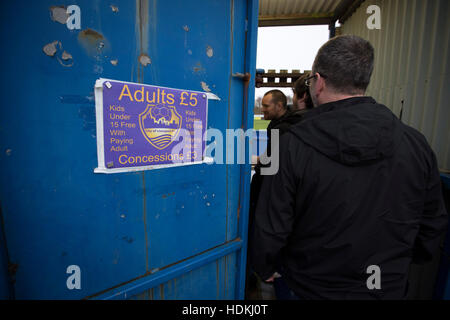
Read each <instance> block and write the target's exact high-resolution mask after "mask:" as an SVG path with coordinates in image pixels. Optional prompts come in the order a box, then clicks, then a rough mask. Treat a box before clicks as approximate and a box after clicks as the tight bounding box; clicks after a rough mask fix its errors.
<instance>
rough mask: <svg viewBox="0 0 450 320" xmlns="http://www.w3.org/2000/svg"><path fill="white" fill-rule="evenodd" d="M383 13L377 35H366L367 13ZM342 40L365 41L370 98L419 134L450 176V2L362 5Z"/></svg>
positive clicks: (379, 0)
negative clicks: (369, 49)
mask: <svg viewBox="0 0 450 320" xmlns="http://www.w3.org/2000/svg"><path fill="white" fill-rule="evenodd" d="M370 5H377V6H379V8H380V9H381V29H380V30H377V29H374V30H369V29H368V27H367V24H366V22H367V19H368V18H369V17H370V16H371V14H368V13H366V10H367V7H368V6H370ZM340 33H341V34H354V35H357V36H360V37H363V38H365V39H367V40H369V41H370V42H371V43H372V45H373V46H374V48H375V69H374V73H373V75H372V79H371V83H370V85H369V88H368V92H367V94H368V95H371V96H373V97H374V98H375V99H376V100H377V101H379V102H381V103H383V104H385V105H386V106H387V107H389V108H391V110H393V112H394V113H395V114H396V115H397V116H399V115H400V110H401V109H402V105H403V115H402V120H403V121H404V122H405V123H406V124H408V125H410V126H412V127H414V128H416V129H418V130H419V131H421V132H422V133H423V134H424V135H425V136H426V138H427V140H428V142H429V143H430V144H431V146H432V148H433V150H434V152H435V153H436V156H437V158H438V163H439V167H440V169H441V170H442V171H447V172H448V171H450V151H449V149H450V147H449V146H450V130H449V122H450V73H449V68H450V66H449V60H450V59H449V54H450V51H449V45H450V41H449V38H450V34H449V33H450V1H448V0H371V1H365V2H363V3H362V5H361V6H360V7H359V8H358V9H357V10H356V12H355V13H354V14H353V15H352V16H351V17H350V18H349V19H348V20H347V21H345V22H344V23H343V25H342V27H341V32H340Z"/></svg>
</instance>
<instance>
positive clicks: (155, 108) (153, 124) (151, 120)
mask: <svg viewBox="0 0 450 320" xmlns="http://www.w3.org/2000/svg"><path fill="white" fill-rule="evenodd" d="M181 122H182V119H181V116H180V115H179V114H178V112H177V110H176V109H175V107H174V106H166V105H152V104H148V105H147V108H146V109H145V111H144V112H142V113H141V114H140V115H139V126H140V128H141V132H142V134H143V135H144V137H145V139H147V141H148V142H149V143H150V144H151V145H152V146H154V147H155V148H157V149H159V150H162V149H165V148H167V147H168V146H169V145H170V144H171V143H172V142H173V141H175V139H176V137H177V136H178V134H179V132H180V128H181Z"/></svg>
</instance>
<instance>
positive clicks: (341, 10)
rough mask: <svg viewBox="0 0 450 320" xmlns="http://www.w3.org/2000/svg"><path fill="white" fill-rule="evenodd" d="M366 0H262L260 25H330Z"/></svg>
mask: <svg viewBox="0 0 450 320" xmlns="http://www.w3.org/2000/svg"><path fill="white" fill-rule="evenodd" d="M362 2H364V0H260V2H259V23H258V26H259V27H274V26H296V25H318V24H322V25H324V24H325V25H330V26H334V24H335V22H336V21H339V23H341V24H342V23H344V21H345V20H346V19H347V18H348V17H350V16H351V15H352V13H353V12H354V11H355V10H356V9H357V8H358V7H359V6H360V5H361V3H362Z"/></svg>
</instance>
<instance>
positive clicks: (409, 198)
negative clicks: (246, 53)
mask: <svg viewBox="0 0 450 320" xmlns="http://www.w3.org/2000/svg"><path fill="white" fill-rule="evenodd" d="M373 60H374V50H373V47H372V46H371V45H370V43H369V42H367V41H365V40H363V39H361V38H359V37H355V36H339V37H335V38H333V39H331V40H329V41H328V42H327V43H325V44H324V45H323V46H322V47H321V48H320V50H319V52H318V53H317V56H316V58H315V61H314V64H313V68H312V74H311V76H310V77H309V79H307V85H309V86H310V93H311V96H312V100H313V102H314V105H315V106H316V107H315V108H314V109H313V110H311V111H309V112H308V113H307V114H306V115H305V117H304V119H303V121H302V122H300V123H298V124H297V125H294V126H292V127H291V128H290V130H289V131H290V132H287V133H286V134H284V136H283V137H282V138H281V139H280V154H279V157H280V159H279V160H280V168H279V171H278V173H277V174H275V175H272V176H267V177H265V179H264V182H263V185H262V189H261V195H260V197H259V202H258V205H257V210H256V215H255V228H254V232H253V235H251V239H250V248H249V250H250V257H251V265H252V267H253V269H254V270H255V271H256V272H257V273H258V274H259V275H260V276H261V278H262V279H265V280H266V281H268V282H271V281H275V285H276V287H277V283H279V284H280V283H281V284H286V285H287V288H288V289H289V292H288V293H289V297H291V298H300V299H402V298H404V297H405V296H406V288H407V278H408V270H409V267H410V264H411V263H412V262H418V263H422V262H426V261H430V260H431V258H432V255H433V254H434V253H436V252H437V249H438V245H439V239H440V238H441V236H442V233H443V232H444V231H445V230H446V225H447V220H448V217H447V212H446V211H445V209H444V204H443V199H442V192H441V183H440V177H439V172H438V167H437V163H436V158H435V156H434V153H433V151H432V150H431V148H430V146H429V145H428V143H427V141H426V139H425V137H424V136H423V135H422V134H421V133H419V132H418V131H416V130H415V129H413V128H411V127H409V126H407V125H404V124H403V123H401V122H400V121H399V120H398V119H397V117H396V116H395V115H394V114H393V113H392V112H391V111H390V110H389V109H388V108H387V107H385V106H383V105H381V104H378V103H377V102H376V101H375V100H374V99H373V98H371V97H367V96H364V93H365V90H366V88H367V86H368V84H369V80H370V76H371V73H372V70H373ZM277 273H279V274H281V278H278V277H277V276H275V275H277Z"/></svg>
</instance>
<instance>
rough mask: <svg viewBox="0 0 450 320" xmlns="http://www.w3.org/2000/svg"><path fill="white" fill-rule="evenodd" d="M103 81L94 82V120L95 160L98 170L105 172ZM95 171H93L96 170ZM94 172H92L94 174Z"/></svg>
mask: <svg viewBox="0 0 450 320" xmlns="http://www.w3.org/2000/svg"><path fill="white" fill-rule="evenodd" d="M104 82H105V80H103V79H101V78H100V79H98V80H97V81H95V88H94V92H95V118H96V122H97V159H98V168H97V169H98V170H106V167H105V145H104V132H103V83H104ZM97 169H95V170H97ZM95 170H94V172H96V171H95Z"/></svg>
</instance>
